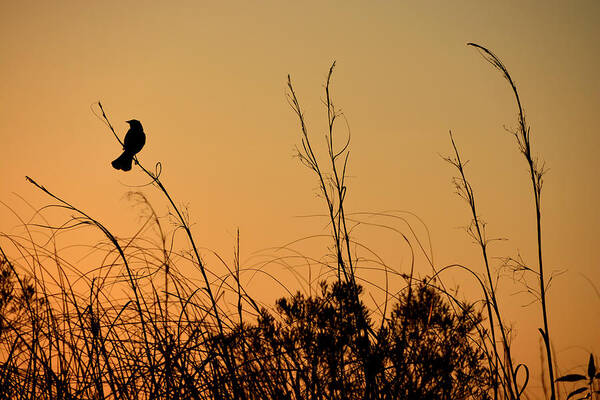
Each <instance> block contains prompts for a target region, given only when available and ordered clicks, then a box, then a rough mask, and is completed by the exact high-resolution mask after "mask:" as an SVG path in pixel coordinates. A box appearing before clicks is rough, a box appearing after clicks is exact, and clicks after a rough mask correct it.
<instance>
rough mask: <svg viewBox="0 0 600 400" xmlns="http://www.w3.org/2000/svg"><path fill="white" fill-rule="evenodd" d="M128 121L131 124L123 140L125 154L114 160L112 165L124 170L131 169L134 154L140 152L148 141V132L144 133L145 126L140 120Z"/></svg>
mask: <svg viewBox="0 0 600 400" xmlns="http://www.w3.org/2000/svg"><path fill="white" fill-rule="evenodd" d="M127 123H128V124H129V130H128V131H127V134H126V135H125V140H124V141H123V154H121V155H120V156H119V157H118V158H117V159H116V160H115V161H113V162H112V166H113V167H114V168H115V169H122V170H123V171H129V170H130V169H131V163H132V161H133V156H135V155H136V154H137V153H139V151H140V150H142V147H144V144H145V143H146V134H145V133H144V128H142V124H141V123H140V121H138V120H137V119H130V120H129V121H127Z"/></svg>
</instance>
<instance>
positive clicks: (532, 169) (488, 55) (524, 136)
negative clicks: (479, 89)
mask: <svg viewBox="0 0 600 400" xmlns="http://www.w3.org/2000/svg"><path fill="white" fill-rule="evenodd" d="M467 45H468V46H472V47H475V48H476V49H478V50H479V51H480V52H481V54H482V56H483V57H484V58H485V60H486V61H488V62H489V63H490V64H492V65H493V66H494V67H495V68H496V69H497V70H499V71H500V72H501V73H502V76H503V77H504V79H506V80H507V81H508V83H509V85H510V87H511V89H512V91H513V94H514V96H515V100H516V103H517V107H518V110H519V116H518V125H519V126H518V128H517V130H516V131H515V132H513V135H514V136H515V138H516V140H517V144H518V146H519V150H520V151H521V153H522V154H523V156H524V157H525V160H526V161H527V165H528V167H529V175H530V179H531V186H532V189H533V197H534V200H535V220H536V228H537V229H536V234H537V258H538V277H539V287H540V293H539V294H540V301H541V308H542V319H543V324H544V326H543V328H540V329H539V331H540V333H541V335H542V338H543V339H544V345H545V348H546V363H547V367H548V378H549V384H550V389H551V391H550V400H556V389H555V382H554V364H553V362H552V349H551V345H550V331H549V327H548V310H547V306H546V281H545V279H544V264H543V259H542V219H541V192H542V183H543V176H544V172H545V170H544V165H543V163H542V164H540V162H539V161H538V160H537V159H534V157H533V155H532V151H531V138H530V127H529V125H528V124H527V121H526V120H525V112H524V110H523V106H522V104H521V99H520V97H519V92H518V91H517V86H516V85H515V82H514V81H513V79H512V77H511V76H510V74H509V73H508V69H507V68H506V67H505V66H504V64H503V63H502V61H500V59H499V58H498V57H497V56H496V55H495V54H494V53H492V52H491V51H490V50H488V49H487V48H485V47H483V46H481V45H479V44H475V43H468V44H467Z"/></svg>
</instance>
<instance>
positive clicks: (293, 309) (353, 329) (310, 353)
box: [237, 281, 489, 399]
mask: <svg viewBox="0 0 600 400" xmlns="http://www.w3.org/2000/svg"><path fill="white" fill-rule="evenodd" d="M356 291H357V289H356V288H355V287H354V286H353V285H352V284H351V283H343V282H340V281H335V282H334V283H332V284H331V285H328V284H326V283H324V282H323V283H322V284H321V293H320V294H319V295H316V296H311V297H305V296H304V295H302V294H301V293H298V294H296V295H294V296H292V297H291V298H282V299H280V300H278V301H277V308H276V310H275V315H273V314H272V313H270V312H268V311H267V310H263V312H262V314H261V316H260V318H259V321H258V324H257V325H255V326H252V327H246V328H245V329H240V330H239V331H238V333H237V335H240V336H238V337H237V339H238V340H237V343H238V351H237V354H238V356H239V357H240V358H241V359H242V360H243V362H242V363H240V365H241V366H242V369H243V371H242V372H241V374H242V375H243V376H244V377H245V379H243V381H244V382H245V385H246V388H247V390H248V393H258V392H259V390H261V389H265V388H266V387H268V386H270V388H271V391H270V392H268V393H265V394H267V395H268V396H275V395H277V396H279V397H278V398H287V399H365V398H368V399H397V398H403V399H463V398H464V399H466V398H478V399H480V398H487V397H486V396H487V389H488V385H489V374H488V371H487V369H486V365H485V361H484V353H483V351H482V350H481V349H479V348H478V347H477V344H476V343H475V342H474V341H472V337H471V335H473V334H474V333H475V327H476V326H477V325H478V324H480V323H481V315H480V314H479V313H478V312H476V311H475V310H474V309H473V307H472V306H469V305H463V307H462V308H461V309H459V310H458V311H454V310H453V309H452V308H451V307H450V305H449V303H448V302H447V301H445V300H444V298H443V296H442V295H441V294H440V293H439V292H438V291H437V289H436V288H434V287H433V286H430V285H428V284H427V283H426V282H425V281H423V282H420V283H419V284H418V285H416V287H415V288H413V290H406V291H405V292H404V293H403V294H401V295H400V297H399V299H398V302H397V303H396V304H395V305H394V306H393V311H392V313H391V318H390V319H389V320H387V321H386V322H385V323H384V324H383V325H381V326H380V327H379V328H378V329H377V330H376V331H374V328H373V325H374V324H373V323H372V322H371V320H370V318H369V311H368V309H367V308H366V307H365V306H364V304H362V302H360V301H358V302H357V301H356V299H357V296H355V292H356ZM360 291H361V289H360V287H358V292H359V293H360ZM364 332H371V334H369V335H368V336H365V334H364ZM242 337H243V340H240V339H242ZM369 380H371V381H372V386H371V385H369ZM268 396H267V397H268ZM256 398H264V397H262V395H257V397H256Z"/></svg>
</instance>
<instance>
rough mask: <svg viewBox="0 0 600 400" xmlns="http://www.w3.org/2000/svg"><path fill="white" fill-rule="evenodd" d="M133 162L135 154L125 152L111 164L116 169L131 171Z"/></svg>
mask: <svg viewBox="0 0 600 400" xmlns="http://www.w3.org/2000/svg"><path fill="white" fill-rule="evenodd" d="M132 161H133V154H131V153H128V152H126V151H124V152H123V154H121V155H120V156H119V157H118V158H117V159H116V160H114V161H113V162H112V163H111V164H112V166H113V168H114V169H122V170H123V171H129V170H130V169H131V163H132Z"/></svg>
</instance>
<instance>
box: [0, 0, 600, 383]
mask: <svg viewBox="0 0 600 400" xmlns="http://www.w3.org/2000/svg"><path fill="white" fill-rule="evenodd" d="M598 21H600V2H598V1H594V0H590V1H568V2H567V1H503V2H481V1H452V2H450V1H421V2H416V1H415V2H412V1H410V2H399V1H396V2H393V1H368V2H367V1H335V2H334V1H304V2H288V1H254V2H246V1H231V2H205V1H179V2H134V1H103V2H94V3H90V2H80V1H57V2H42V1H15V2H7V1H4V2H2V3H1V5H0V34H1V37H2V40H0V57H1V58H0V74H1V79H0V82H1V83H0V149H2V159H1V160H0V176H1V177H2V178H1V179H0V200H1V201H2V202H4V203H6V204H7V205H8V206H10V207H11V208H12V209H13V210H16V211H17V212H18V213H19V214H21V215H22V216H23V217H26V216H28V215H29V214H30V213H31V211H29V210H28V209H27V207H26V206H24V204H23V200H21V199H20V198H19V197H18V196H22V197H23V198H24V199H25V200H27V201H28V202H30V203H31V204H32V205H33V206H34V207H39V206H42V205H45V204H48V202H49V199H48V198H47V196H45V195H44V194H43V193H41V192H39V191H38V190H36V189H35V188H34V187H33V186H32V185H30V184H28V183H27V182H26V181H25V175H29V176H31V177H32V178H34V179H35V180H36V181H38V182H39V183H40V184H43V185H45V186H46V187H48V188H49V189H51V190H52V191H54V192H55V193H57V194H60V195H61V196H62V197H64V198H65V199H68V200H69V201H71V202H73V203H74V204H76V205H78V206H79V207H81V208H83V209H85V210H86V211H88V212H89V213H90V214H91V215H93V216H94V217H96V218H98V219H99V220H101V221H102V222H103V223H104V224H105V225H106V226H107V227H109V228H110V229H111V230H112V231H113V233H115V234H116V235H117V236H128V235H131V234H133V233H134V232H135V230H136V227H137V224H138V223H139V216H138V215H137V214H136V211H135V209H134V208H132V207H131V204H130V203H129V202H128V201H127V200H126V199H125V198H124V195H125V193H126V192H128V191H130V190H135V188H132V187H130V186H136V185H143V184H145V183H147V181H148V179H147V177H145V176H144V175H143V174H142V173H141V172H139V170H137V169H136V167H134V169H133V171H131V172H129V173H123V172H121V171H116V170H114V169H112V168H111V167H110V161H112V160H113V159H114V158H115V157H116V156H117V155H118V154H119V152H120V147H119V145H118V143H116V141H115V139H114V137H113V136H112V134H111V133H110V131H109V130H108V128H107V127H106V126H105V125H104V124H103V123H102V122H101V121H100V120H99V119H98V118H97V117H96V116H95V115H94V113H93V112H92V109H91V108H90V107H91V106H92V108H93V104H94V103H95V102H97V101H98V100H100V101H101V102H102V103H103V105H104V107H105V110H106V111H107V113H108V115H109V118H110V119H111V122H112V123H113V125H114V126H115V129H117V131H118V132H119V133H120V134H121V135H123V134H124V133H125V131H126V129H127V124H126V123H125V121H126V120H129V119H132V118H136V119H139V120H140V121H141V122H142V124H143V126H144V129H145V131H146V134H147V142H146V147H145V148H144V149H143V150H142V152H141V153H140V154H139V159H140V161H141V162H142V163H144V165H145V166H146V167H152V166H153V165H154V164H155V163H156V162H159V161H160V162H161V163H162V166H163V173H162V176H161V177H162V179H163V181H164V183H165V185H166V186H167V188H168V189H169V191H170V192H171V193H172V194H173V195H174V197H175V200H176V201H177V202H178V204H179V203H184V204H186V205H187V206H188V208H189V212H190V219H191V221H192V222H193V223H194V227H193V229H194V233H195V234H196V238H197V240H198V242H199V243H201V244H202V245H203V246H205V247H206V248H208V249H212V250H215V251H216V252H218V253H219V254H222V255H223V257H224V258H226V259H228V260H229V259H231V254H232V252H233V246H234V242H235V232H236V229H237V228H238V227H239V229H240V231H241V243H242V254H241V258H242V264H244V262H246V263H247V264H248V265H250V264H252V263H253V262H254V261H253V260H254V259H255V257H256V256H255V254H256V253H255V252H257V251H262V250H264V249H266V248H271V247H276V246H281V245H283V244H285V243H288V242H291V241H293V240H295V239H298V238H303V237H306V236H309V235H313V234H326V233H327V232H328V228H327V226H326V219H323V218H318V217H314V218H298V217H299V216H300V217H302V216H311V215H316V214H323V213H325V211H326V209H325V208H324V204H323V200H322V199H321V198H319V197H318V196H317V181H316V180H315V179H314V176H312V175H311V174H310V172H309V171H308V170H307V169H306V168H304V167H302V166H301V164H300V163H299V162H298V160H297V159H295V158H294V157H293V156H294V146H295V145H297V144H298V143H299V142H300V131H299V127H298V121H297V118H296V116H295V115H294V113H293V112H292V110H291V109H290V107H289V105H288V104H287V101H286V97H285V93H286V80H287V74H290V75H291V77H292V81H293V83H294V87H295V89H296V93H297V94H298V96H299V98H300V101H301V103H302V105H303V106H304V110H305V115H306V118H307V120H308V123H309V129H310V131H311V133H312V135H313V136H312V137H313V143H315V144H318V145H319V149H320V150H321V151H324V150H325V147H324V141H323V136H324V133H325V129H326V114H325V110H324V108H323V106H322V104H321V99H322V98H323V83H324V81H325V78H326V75H327V70H328V68H329V66H330V65H331V63H332V62H333V61H334V60H336V62H337V67H336V70H335V72H334V77H333V86H332V87H333V96H334V100H335V103H336V105H337V106H338V107H340V108H341V109H342V110H343V112H344V115H345V116H346V118H347V120H348V124H349V127H350V130H351V133H352V141H351V151H350V160H349V164H350V166H349V173H348V175H349V183H348V186H349V187H348V203H347V207H348V211H350V212H380V211H386V210H387V211H389V210H405V211H409V212H411V213H414V214H415V215H417V216H418V217H420V218H421V219H422V220H423V221H424V222H425V224H426V226H427V228H428V229H429V232H430V235H431V242H432V249H433V256H434V262H435V265H436V267H442V266H444V265H447V264H452V263H461V264H464V265H468V266H470V267H471V268H473V269H474V270H476V271H480V272H482V271H483V270H482V265H481V259H480V257H479V253H478V250H477V248H476V247H475V246H474V245H473V244H472V242H471V239H470V238H469V237H468V236H467V235H466V234H465V232H464V230H462V229H461V227H464V226H465V225H468V223H469V220H470V216H469V210H468V208H467V204H466V203H465V202H464V201H463V200H461V199H460V198H459V197H458V196H457V195H456V194H455V193H454V188H453V186H452V184H451V178H452V177H453V176H454V175H455V171H454V170H453V169H452V168H451V166H450V165H448V163H446V162H444V161H443V159H442V156H446V155H449V154H450V152H451V144H450V140H449V136H448V131H449V130H452V132H453V134H454V136H455V140H456V141H457V144H458V146H459V148H460V149H461V151H462V157H463V158H464V159H468V160H470V161H469V164H468V170H467V173H468V174H469V176H470V178H471V181H472V185H473V188H474V190H475V195H476V196H477V199H478V204H479V211H480V213H481V217H482V218H483V219H484V220H485V221H486V222H487V224H488V225H487V228H488V236H489V237H491V238H506V239H507V240H503V241H498V242H495V243H494V244H493V245H491V246H492V247H491V252H492V255H493V256H494V257H506V256H513V257H515V256H517V254H520V255H521V256H522V257H523V258H524V259H525V260H526V261H527V262H529V263H532V264H533V265H535V254H536V253H535V251H536V248H535V219H534V218H535V215H534V208H533V201H532V193H531V187H530V181H529V178H528V171H527V165H526V162H525V160H524V158H523V156H522V155H521V154H520V153H519V152H518V150H517V144H516V142H515V140H514V138H513V137H512V136H511V135H510V134H509V133H507V132H506V130H505V127H506V128H511V127H516V108H515V102H514V98H513V96H512V93H511V91H510V88H509V86H508V85H507V82H506V81H505V80H504V79H503V78H502V77H501V75H500V74H499V73H498V72H497V71H496V70H494V69H493V68H492V67H491V66H490V65H489V64H488V63H487V62H485V60H484V59H483V58H482V57H481V56H480V55H479V54H478V52H477V51H476V50H475V49H473V48H470V47H467V46H466V43H467V42H475V43H479V44H481V45H484V46H486V47H488V48H490V49H491V50H493V51H494V52H495V53H496V54H497V55H498V56H499V57H500V58H501V59H502V61H503V62H504V63H505V65H506V66H507V67H508V69H509V71H510V73H511V74H512V76H513V78H514V79H515V81H516V83H517V86H518V89H519V91H520V95H521V99H522V102H523V104H524V106H525V110H526V115H527V119H528V122H529V124H530V125H531V129H532V131H531V135H532V142H533V149H534V153H535V154H538V155H539V156H540V157H541V158H542V159H543V160H545V162H546V166H547V168H548V169H549V170H548V173H547V174H546V176H545V181H544V182H545V183H544V187H543V191H542V219H543V220H542V223H543V229H544V231H543V246H544V251H545V253H544V254H545V261H546V269H547V271H548V273H551V272H555V273H557V276H556V277H555V278H554V279H553V281H552V286H551V288H550V292H549V309H550V329H551V334H552V340H553V344H554V348H555V351H556V357H557V360H558V364H559V368H560V370H559V373H567V372H581V371H582V368H583V365H584V364H585V363H586V361H587V357H588V356H589V352H591V351H593V352H595V354H596V355H597V356H600V339H599V338H600V311H599V310H600V292H599V290H600V253H599V251H598V248H599V237H600V212H599V210H598V207H599V205H600V188H599V187H598V183H599V181H600V179H599V176H600V174H599V171H600V161H599V158H598V152H599V150H600V78H599V75H598V66H599V65H600V40H599V39H600V24H599V23H598ZM93 109H94V110H95V111H97V109H95V108H93ZM342 127H343V126H342V125H340V128H342ZM344 133H345V131H344V130H343V129H342V130H340V134H341V135H343V134H344ZM141 190H142V191H144V192H145V193H147V194H148V196H149V197H150V199H151V200H152V201H153V204H154V205H155V207H156V209H157V210H158V211H159V212H160V213H161V214H165V213H166V212H167V205H166V203H165V202H164V200H163V199H161V198H160V196H157V195H156V190H155V189H153V188H151V187H145V188H141ZM15 194H17V195H18V196H17V195H15ZM408 218H409V220H410V221H411V222H412V223H414V225H415V227H416V230H417V233H418V234H419V235H420V238H421V239H422V240H423V241H424V242H427V237H426V236H425V229H424V228H423V227H422V226H420V225H419V224H418V222H417V220H416V219H415V218H414V217H408ZM380 222H381V223H383V222H382V221H379V220H378V223H380ZM387 223H389V224H392V225H394V224H395V225H394V226H396V227H397V228H398V229H401V230H404V231H407V228H406V226H405V225H403V224H401V223H399V222H395V221H390V220H388V221H387ZM18 224H19V221H18V220H17V219H16V218H15V217H14V216H12V214H11V212H10V211H9V210H8V209H6V208H5V207H2V209H1V210H0V232H4V233H8V234H10V233H11V232H12V231H13V230H14V229H16V228H15V227H16V226H17V225H18ZM356 235H357V236H358V238H359V239H360V240H362V241H364V242H365V243H369V246H371V247H372V248H373V249H374V250H375V251H377V252H378V254H381V255H382V257H383V258H384V260H385V261H386V262H387V263H389V264H390V265H393V266H394V267H395V268H397V269H399V270H402V271H405V272H408V269H407V268H408V266H409V262H408V258H409V257H408V254H407V251H406V248H404V247H403V244H402V241H401V238H400V237H399V236H398V235H397V234H393V233H390V232H389V231H383V232H382V231H381V230H379V231H378V230H377V229H374V228H366V229H364V230H360V229H358V228H357V230H356ZM417 261H418V265H417V270H418V273H419V274H420V275H421V276H424V275H426V274H431V268H430V267H429V266H428V265H427V264H426V263H425V262H423V260H422V259H418V260H417ZM494 263H495V265H496V266H497V265H499V264H500V260H499V259H494ZM214 268H218V266H217V265H215V266H214ZM268 268H270V273H273V274H275V275H277V274H278V273H279V271H278V269H277V266H275V265H273V266H269V267H268ZM365 273H366V272H365ZM559 273H560V274H559ZM373 279H379V278H373ZM446 279H447V283H448V284H449V285H450V286H456V285H459V286H460V287H461V293H462V294H463V295H464V296H465V297H471V298H473V299H474V298H477V297H478V296H479V295H478V294H477V293H476V292H475V290H474V286H473V283H472V282H469V278H468V277H467V276H463V275H460V274H448V275H447V276H446ZM269 285H271V282H270V281H268V280H265V281H263V282H257V283H252V285H251V286H250V292H251V293H252V294H254V295H256V296H264V301H265V302H267V303H269V302H271V303H272V300H273V299H275V298H276V297H278V296H281V295H283V294H285V293H284V292H283V291H282V290H281V289H280V288H277V289H273V290H270V288H271V286H269ZM297 285H298V284H297V283H296V282H295V281H294V280H290V281H289V287H288V289H289V290H291V291H296V290H297V289H299V287H296V286H297ZM500 286H501V289H500V293H501V296H502V304H503V308H504V312H505V315H508V316H509V317H508V319H509V320H510V321H512V322H513V324H514V331H515V335H516V336H515V349H516V350H515V351H514V354H515V358H516V359H517V361H518V362H524V363H527V364H528V365H529V366H530V368H532V370H533V375H532V381H533V382H532V383H531V389H532V394H534V393H536V391H537V390H538V389H539V387H540V380H539V376H540V373H539V365H540V360H539V349H540V347H539V334H538V332H537V328H538V327H540V326H541V322H540V321H541V317H540V311H539V307H537V305H536V304H533V305H530V303H531V300H532V299H531V297H529V296H528V295H526V294H525V293H523V286H522V285H520V284H519V283H515V282H513V280H512V278H511V276H507V275H506V274H505V275H504V277H503V279H502V280H501V281H500ZM573 368H575V369H573ZM577 368H580V369H579V370H576V369H577Z"/></svg>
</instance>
